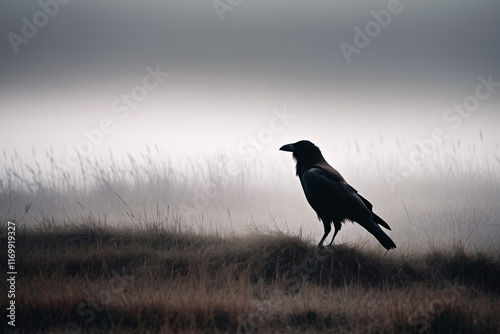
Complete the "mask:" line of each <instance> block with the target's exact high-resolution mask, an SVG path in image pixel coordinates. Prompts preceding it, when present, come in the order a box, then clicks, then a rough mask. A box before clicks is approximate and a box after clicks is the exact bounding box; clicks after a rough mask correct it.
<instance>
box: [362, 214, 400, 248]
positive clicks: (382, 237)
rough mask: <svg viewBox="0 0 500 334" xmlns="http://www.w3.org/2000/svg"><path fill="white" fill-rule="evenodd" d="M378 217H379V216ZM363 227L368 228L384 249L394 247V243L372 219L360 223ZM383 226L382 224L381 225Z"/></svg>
mask: <svg viewBox="0 0 500 334" xmlns="http://www.w3.org/2000/svg"><path fill="white" fill-rule="evenodd" d="M379 219H380V218H379ZM361 226H363V227H364V228H366V229H367V230H368V232H370V233H371V234H373V236H374V237H375V238H377V240H378V241H379V242H380V243H381V244H382V246H384V247H385V249H387V250H389V249H392V248H396V244H395V243H394V241H392V239H391V238H389V236H388V235H387V234H385V232H384V231H382V229H381V228H380V227H379V226H378V225H377V223H375V221H373V220H367V221H365V222H363V223H362V224H361ZM382 226H383V225H382Z"/></svg>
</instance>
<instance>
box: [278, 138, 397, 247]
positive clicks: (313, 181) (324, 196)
mask: <svg viewBox="0 0 500 334" xmlns="http://www.w3.org/2000/svg"><path fill="white" fill-rule="evenodd" d="M280 150H281V151H287V152H292V153H293V157H294V159H295V161H296V162H297V166H296V170H297V176H298V177H299V179H300V183H301V184H302V189H303V190H304V193H305V195H306V198H307V201H308V202H309V204H310V205H311V207H312V208H313V209H314V211H316V213H317V215H318V219H319V220H320V221H322V222H323V226H324V227H325V234H324V235H323V238H321V241H320V242H319V244H318V247H319V248H323V241H325V238H326V237H327V236H328V234H329V233H330V231H331V230H332V227H331V224H332V223H333V225H334V226H335V233H334V234H333V238H332V241H331V242H330V246H331V245H332V243H333V240H334V239H335V236H336V235H337V233H338V232H339V231H340V229H341V227H342V223H343V222H344V221H345V220H350V221H353V222H357V223H358V224H360V225H361V226H363V227H364V228H365V229H367V230H368V232H370V233H371V234H373V236H374V237H375V238H377V240H378V241H379V242H380V243H381V244H382V246H384V247H385V248H386V249H387V250H389V249H392V248H396V244H395V243H394V242H393V241H392V240H391V238H389V237H388V236H387V234H385V233H384V231H382V229H381V228H380V227H379V226H378V225H381V226H383V227H385V228H386V229H388V230H390V229H391V228H390V227H389V225H388V224H387V223H386V222H385V221H384V220H383V219H382V218H380V217H379V216H377V215H376V214H375V213H373V211H372V207H373V206H372V204H371V203H370V202H368V200H366V199H365V198H364V197H363V196H361V195H360V194H358V192H357V190H356V189H354V188H353V187H351V186H350V185H349V184H348V183H347V182H346V181H345V180H344V178H343V177H342V175H340V173H339V172H337V170H335V169H334V168H333V167H332V166H330V165H329V164H328V162H326V160H325V158H323V155H322V154H321V151H320V150H319V148H318V147H317V146H316V145H314V144H313V143H311V142H310V141H308V140H301V141H299V142H296V143H294V144H287V145H284V146H282V147H281V148H280Z"/></svg>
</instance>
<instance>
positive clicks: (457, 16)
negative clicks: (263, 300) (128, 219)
mask: <svg viewBox="0 0 500 334" xmlns="http://www.w3.org/2000/svg"><path fill="white" fill-rule="evenodd" d="M41 3H43V4H50V6H49V8H51V10H52V11H53V15H52V16H53V17H52V16H49V15H45V18H47V22H46V24H45V22H43V19H44V14H40V11H42V12H43V9H42V7H44V6H45V5H44V6H42V5H40V3H39V2H36V1H30V2H27V1H25V2H18V1H6V0H2V1H0V6H1V10H0V33H1V34H0V36H1V39H0V52H1V61H0V78H1V80H0V113H1V114H0V115H1V118H0V149H2V151H3V152H2V154H3V155H2V157H0V159H2V160H1V161H2V170H1V172H2V180H3V181H2V184H1V186H2V187H1V190H2V194H1V199H2V202H1V207H0V210H2V211H1V213H2V215H1V217H2V218H4V217H11V219H12V217H17V218H19V217H20V215H21V212H22V211H23V209H24V207H25V205H26V204H27V203H29V202H33V205H32V208H31V209H30V216H31V217H36V216H41V215H42V214H43V215H46V216H50V215H52V214H54V215H63V214H62V213H64V212H66V213H67V212H68V211H69V212H70V213H75V212H78V211H77V210H78V208H79V207H82V206H83V207H84V209H85V210H86V212H94V213H112V212H115V211H117V212H121V213H122V214H123V212H124V211H125V212H126V211H127V209H126V208H124V207H123V203H122V201H121V200H120V199H117V198H116V196H115V193H118V194H120V196H121V197H122V199H123V200H124V201H125V202H126V203H127V204H128V205H129V206H131V207H134V208H135V209H137V210H140V208H145V207H147V210H150V208H153V209H152V210H154V208H155V207H156V206H159V207H161V208H162V209H161V210H164V209H165V208H166V207H170V208H171V209H173V210H177V211H179V212H182V213H183V214H184V215H185V216H187V217H188V218H189V219H187V220H195V221H197V222H198V223H199V224H201V225H204V224H205V225H207V226H209V225H210V226H211V224H214V225H217V224H219V225H220V226H231V227H235V229H236V230H237V231H239V230H240V229H244V227H245V226H247V225H248V223H249V222H255V221H257V223H260V222H262V223H263V224H268V223H272V222H273V220H274V221H277V223H278V224H286V225H288V226H289V227H290V228H291V229H293V230H296V229H298V228H299V227H301V226H302V228H303V231H304V233H306V234H310V235H311V236H312V238H313V239H319V237H320V236H321V232H322V231H321V229H322V227H321V224H320V223H318V222H317V221H315V220H316V218H315V215H314V212H313V211H312V209H310V208H309V207H308V205H307V203H306V201H305V198H304V196H303V194H302V190H301V189H300V185H299V182H298V180H297V179H296V177H295V176H294V163H293V161H292V159H291V156H290V155H288V154H286V153H284V152H279V151H278V148H279V147H280V146H281V145H282V144H285V143H289V142H295V141H297V140H300V139H310V140H311V141H313V142H315V143H316V144H317V145H318V146H320V148H322V150H323V151H324V153H325V156H326V158H327V160H328V161H329V162H330V163H331V164H332V165H334V166H335V167H337V168H338V169H339V170H340V171H341V173H343V174H344V176H345V177H346V178H347V180H348V181H349V182H350V183H351V184H352V185H353V186H354V187H355V188H357V189H358V190H359V191H360V192H361V193H362V194H364V195H365V196H366V197H367V198H369V199H370V200H371V201H372V202H373V204H374V205H375V208H376V211H377V212H379V213H380V215H382V216H384V217H386V218H387V220H388V221H389V223H390V225H391V226H393V230H394V231H393V232H392V234H391V237H393V238H394V239H395V240H396V243H397V244H398V245H400V244H402V243H410V244H411V241H410V239H411V238H417V235H418V238H419V240H424V241H425V240H427V241H428V240H434V239H443V238H444V239H446V238H448V239H452V238H453V237H457V236H460V237H463V236H465V237H466V236H470V235H471V234H472V235H473V236H474V238H476V244H480V245H492V244H493V245H496V244H498V241H499V238H500V232H499V230H498V228H497V227H496V225H497V223H498V213H499V212H500V210H499V209H497V208H496V206H497V203H498V199H499V198H500V197H499V195H500V190H499V189H500V186H499V179H500V178H499V176H500V175H499V164H500V156H499V146H498V145H499V144H498V143H499V139H500V138H499V137H500V135H499V133H500V132H499V130H500V129H499V125H500V113H499V106H500V93H499V92H497V91H496V92H494V93H493V94H492V95H491V96H490V97H489V98H488V99H486V100H484V101H481V102H480V105H479V106H478V108H477V109H476V110H474V111H473V112H471V115H470V117H468V118H463V119H461V123H460V124H458V123H454V122H446V121H445V120H444V119H443V115H444V113H445V112H446V110H447V109H450V108H452V107H453V105H454V104H461V103H463V102H464V99H466V98H467V97H468V96H471V95H473V94H474V92H475V89H476V87H477V86H478V84H479V83H480V82H479V80H478V77H479V76H482V77H484V78H487V77H488V76H489V75H491V76H492V78H493V81H496V82H498V81H500V61H499V59H500V43H499V42H500V39H499V38H500V36H499V32H500V20H498V13H500V2H497V1H479V2H469V1H451V0H450V1H440V2H439V3H435V2H433V1H410V0H403V1H401V4H400V6H399V7H398V8H399V9H400V13H399V14H395V15H392V16H391V21H390V22H389V24H387V26H386V27H381V30H380V32H379V33H378V34H375V35H376V36H373V37H371V41H370V43H369V44H368V45H367V46H366V47H364V48H360V50H359V54H353V55H352V59H351V62H348V61H347V60H346V58H345V56H344V54H343V53H342V50H341V47H340V44H341V43H342V42H345V43H348V44H350V45H354V38H355V35H356V31H355V28H356V27H359V28H360V29H362V30H365V25H366V24H367V23H369V22H371V21H374V17H373V15H372V14H370V11H372V10H373V11H376V12H379V11H380V10H386V9H387V7H388V3H389V2H387V1H355V2H353V1H328V2H326V1H291V0H287V1H279V0H278V1H258V0H257V1H250V0H247V1H241V2H239V4H238V5H236V6H232V5H230V4H229V2H226V1H219V2H212V1H140V2H138V1H131V0H129V1H124V0H120V1H105V2H102V1H84V2H83V1H70V2H69V3H68V4H64V5H61V4H60V5H59V7H58V8H56V7H55V6H54V3H55V2H53V1H42V2H41ZM214 3H215V4H219V11H220V8H222V7H220V6H223V5H220V4H221V3H222V4H225V6H229V7H226V9H227V8H229V9H231V10H230V11H229V10H228V11H225V12H224V13H223V14H221V15H222V18H223V20H221V17H220V15H219V14H220V13H218V11H217V9H216V6H215V5H214ZM235 3H238V2H234V1H233V4H235ZM45 7H46V6H45ZM56 12H57V13H56ZM24 18H25V19H24ZM34 20H42V21H39V22H42V24H41V27H39V28H38V31H37V32H36V33H33V32H32V34H33V35H34V36H32V37H30V38H27V39H26V41H27V43H22V44H19V45H18V50H17V51H18V52H17V53H16V50H14V49H15V48H13V46H12V43H11V41H10V40H9V33H14V34H17V35H18V36H22V34H23V26H24V25H26V22H27V21H29V22H31V23H33V21H34ZM10 36H11V39H12V34H11V35H10ZM148 67H149V68H152V69H155V68H159V69H161V71H164V72H168V73H169V75H168V77H165V78H163V80H162V82H161V83H159V85H158V86H157V87H156V88H155V89H152V90H150V91H147V96H145V97H144V99H143V100H141V101H140V102H138V103H137V106H135V107H134V108H130V110H129V113H128V114H127V116H126V117H123V116H124V114H123V113H117V112H115V111H116V108H114V107H113V105H114V103H115V102H116V101H117V100H118V105H119V106H122V107H123V106H124V104H123V103H121V104H120V100H121V99H122V96H123V94H129V95H130V94H131V92H132V91H133V90H134V89H136V87H137V86H138V85H139V86H140V85H142V83H143V78H144V77H145V76H146V75H148V70H147V68H148ZM152 82H153V81H151V83H152ZM497 89H498V90H500V87H498V88H497ZM483 92H485V90H483ZM114 106H115V107H116V106H117V105H114ZM277 113H279V114H283V113H288V114H289V115H291V116H290V117H289V118H288V119H287V121H286V122H284V121H282V120H281V119H276V117H277V116H276V115H277ZM120 116H122V117H121V118H120ZM103 119H109V121H111V122H112V124H113V125H112V130H110V131H109V133H106V134H103V136H102V137H96V138H97V139H96V140H97V141H96V142H97V144H92V145H90V146H88V145H87V148H88V149H89V151H88V152H86V153H85V154H83V155H81V156H80V157H81V159H82V161H87V162H85V163H83V162H82V163H75V162H74V163H73V165H71V163H70V164H69V165H68V159H69V161H71V158H69V156H68V154H70V153H68V152H71V150H78V147H79V146H78V145H80V146H81V145H83V144H82V142H83V141H86V140H87V139H86V137H85V135H84V132H85V131H87V132H88V131H92V130H93V129H96V128H98V127H99V124H100V122H101V121H102V120H103ZM436 128H440V129H442V130H443V132H444V133H445V135H446V144H443V145H436V147H435V150H433V152H432V154H429V155H427V156H426V158H425V162H424V163H423V164H422V165H420V166H418V168H416V169H415V171H411V172H409V173H408V172H407V171H405V170H404V167H402V166H403V165H401V161H407V160H408V159H409V157H410V155H411V153H412V152H415V151H416V150H418V146H417V145H416V144H415V141H424V140H428V139H429V138H431V134H432V132H433V130H434V129H436ZM252 138H254V139H252ZM255 138H256V139H255ZM147 147H149V148H150V150H151V151H150V152H149V153H148V151H147V150H146V148H147ZM110 152H111V153H112V155H113V159H114V161H113V163H111V162H110V160H109V159H110V158H109V156H110ZM151 152H152V153H151ZM145 156H146V157H149V158H150V159H152V160H154V161H155V164H156V165H157V168H155V169H154V170H153V169H151V170H150V173H145V172H144V173H143V174H141V170H146V169H147V168H148V166H151V163H150V162H149V163H148V160H147V158H144V157H145ZM222 157H224V158H222ZM131 158H132V159H134V161H137V163H136V164H135V165H134V163H132V162H131V161H132V160H131ZM96 159H97V160H99V159H100V160H99V161H101V164H100V165H99V166H100V167H96V165H95V164H94V165H92V161H95V160H96ZM74 161H76V160H74ZM141 161H142V165H141ZM221 161H222V162H221ZM228 161H230V162H228ZM37 164H38V165H37ZM228 164H229V165H231V164H233V165H234V164H235V165H236V166H237V167H238V168H236V169H234V170H236V171H234V170H233V173H232V174H228V175H231V177H229V178H227V179H229V180H230V181H228V182H229V183H231V184H232V186H229V185H227V184H226V183H225V181H224V180H226V179H223V177H221V176H213V175H216V174H217V172H214V170H215V171H220V170H226V168H229V169H231V167H227V166H228ZM74 165H76V166H77V167H75V166H74ZM83 165H85V166H87V167H86V168H87V173H88V175H87V177H81V174H82V170H83V168H81V166H83ZM111 165H116V166H120V168H122V169H120V170H121V174H120V173H119V170H118V169H116V170H115V169H111V167H109V166H111ZM54 166H57V168H56V167H54ZM92 166H93V167H92ZM210 166H211V167H210ZM224 166H225V167H224ZM29 168H31V169H32V170H33V171H34V172H31V171H30V170H29ZM117 168H118V167H117ZM130 170H135V171H136V172H134V173H133V172H130ZM38 171H39V172H38ZM91 171H94V172H91ZM127 171H129V172H127ZM13 173H15V174H17V175H18V176H14V174H13ZM155 173H156V174H160V176H159V178H157V179H155V178H154V177H152V176H151V175H153V174H155ZM214 173H215V174H214ZM83 174H85V173H83ZM146 174H147V175H149V174H151V175H149V176H146ZM222 174H224V173H222ZM226 174H227V173H226ZM389 174H390V175H399V176H401V175H404V177H403V178H402V179H401V180H403V181H401V182H398V184H397V185H396V186H395V187H393V186H391V182H390V181H388V177H387V176H388V175H389ZM43 175H50V176H47V177H45V176H43ZM64 175H65V177H66V181H60V184H59V181H57V179H58V177H64ZM99 175H101V176H103V177H104V178H107V179H111V178H116V180H114V181H109V180H108V181H109V182H108V181H106V182H108V183H109V184H107V185H106V186H102V184H103V182H104V181H102V180H101V181H95V180H98V179H99ZM126 175H128V176H126ZM211 175H212V176H211ZM142 177H144V179H145V181H144V182H145V183H144V185H143V186H142V187H139V186H138V185H137V184H138V183H140V180H142ZM169 177H170V178H174V179H176V180H177V181H176V183H175V184H168V185H166V184H165V182H166V180H167V179H168V178H169ZM101 178H102V177H101ZM16 180H17V181H16ZM42 180H46V181H47V182H46V184H44V185H42V183H43V182H42ZM92 180H94V181H92ZM221 180H222V181H221ZM16 182H18V183H16ZM93 182H94V183H95V182H97V183H99V182H101V183H100V184H101V187H104V188H103V189H105V190H102V189H101V188H99V189H101V190H99V191H97V192H95V191H94V192H93V190H92V185H93V184H94V183H93ZM120 182H122V183H124V184H129V183H131V182H132V183H134V184H135V188H134V186H125V185H123V184H121V183H120ZM211 182H212V183H214V184H218V186H216V188H217V190H216V191H215V190H214V191H213V192H210V190H207V187H208V186H209V185H210V183H211ZM47 184H49V185H47ZM58 184H59V185H58ZM69 184H74V186H75V187H76V188H78V189H76V188H75V192H74V194H73V195H72V196H73V197H72V196H69V195H68V192H69V191H70V190H71V189H72V188H71V187H69ZM159 184H163V186H161V185H159ZM21 185H24V186H21ZM26 185H31V186H26ZM58 187H59V188H61V189H59V191H58ZM155 187H156V188H155ZM82 188H85V189H83V190H82ZM152 188H155V189H152ZM106 189H107V190H106ZM183 189H184V190H185V193H183V194H181V193H180V191H181V190H183ZM174 190H175V191H174ZM79 191H81V192H79ZM207 191H208V192H210V194H212V195H213V196H212V195H210V196H208V197H209V204H206V201H205V202H203V203H201V204H200V203H198V204H196V203H194V202H193V201H196V199H194V198H195V196H196V194H199V193H202V194H203V193H206V192H207ZM189 194H191V195H189ZM214 194H215V195H214ZM205 197H207V196H205ZM77 201H78V203H79V204H78V205H77V204H75V203H76V202H77ZM405 206H406V210H405ZM74 207H76V209H75V208H74ZM186 207H187V208H188V209H186ZM189 208H194V209H193V210H191V211H189ZM122 210H124V211H122ZM186 210H187V211H186ZM186 212H188V213H186ZM231 213H232V215H231ZM79 214H82V212H79ZM229 216H230V217H229ZM200 217H202V218H200ZM271 217H272V218H271ZM4 219H5V218H4ZM351 230H352V232H346V231H351ZM346 231H344V233H340V234H339V239H341V238H346V239H345V240H354V239H356V237H357V235H356V234H355V233H357V232H358V231H359V228H356V227H351V226H350V225H349V227H348V228H347V229H346Z"/></svg>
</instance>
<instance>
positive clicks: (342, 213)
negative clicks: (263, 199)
mask: <svg viewBox="0 0 500 334" xmlns="http://www.w3.org/2000/svg"><path fill="white" fill-rule="evenodd" d="M330 168H331V170H330ZM330 168H328V169H325V168H323V166H321V167H319V166H317V167H316V166H315V167H312V168H310V169H308V170H307V171H305V172H304V173H303V175H302V177H301V181H302V186H303V188H304V192H305V194H306V197H307V200H308V202H309V204H310V205H311V206H312V207H313V209H314V210H315V211H316V213H318V215H319V216H321V217H322V218H331V219H333V220H343V219H346V218H347V219H350V220H354V221H359V220H363V219H366V218H370V219H371V218H372V213H371V210H370V209H369V208H368V207H367V206H366V205H365V203H364V202H363V200H362V199H361V198H360V196H359V195H358V194H357V192H356V190H355V189H354V188H352V187H351V186H350V185H348V184H347V183H346V182H345V180H344V178H342V176H341V175H340V174H339V173H338V172H337V171H336V170H335V169H333V168H332V167H330ZM332 170H333V171H332Z"/></svg>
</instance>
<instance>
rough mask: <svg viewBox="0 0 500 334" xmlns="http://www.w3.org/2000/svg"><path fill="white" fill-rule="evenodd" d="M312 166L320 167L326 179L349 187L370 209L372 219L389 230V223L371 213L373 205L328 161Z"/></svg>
mask: <svg viewBox="0 0 500 334" xmlns="http://www.w3.org/2000/svg"><path fill="white" fill-rule="evenodd" d="M313 168H320V169H322V170H323V171H324V172H325V173H323V174H324V175H325V176H326V177H328V179H329V180H330V181H332V182H340V183H343V184H344V185H345V187H346V188H347V189H349V190H350V191H351V192H353V193H355V194H356V195H357V196H358V197H359V198H360V199H361V201H362V202H363V204H364V205H365V206H366V208H367V209H368V210H369V211H370V213H371V215H372V219H373V220H374V221H375V222H376V223H377V224H379V225H381V226H383V227H385V228H386V229H388V230H390V229H391V227H390V226H389V224H387V223H386V222H385V221H384V220H383V219H382V218H380V217H379V216H377V215H376V214H375V213H373V205H372V204H371V203H370V202H369V201H368V200H367V199H366V198H364V197H363V196H361V195H360V194H359V193H358V191H357V190H356V189H354V187H352V186H351V185H350V184H348V183H347V182H346V181H345V180H344V178H343V177H342V175H340V173H339V172H338V171H337V170H336V169H335V168H333V167H332V166H330V165H329V164H328V163H319V164H316V165H314V166H313ZM358 204H359V203H358ZM311 205H312V204H311ZM351 210H356V208H353V209H351Z"/></svg>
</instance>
